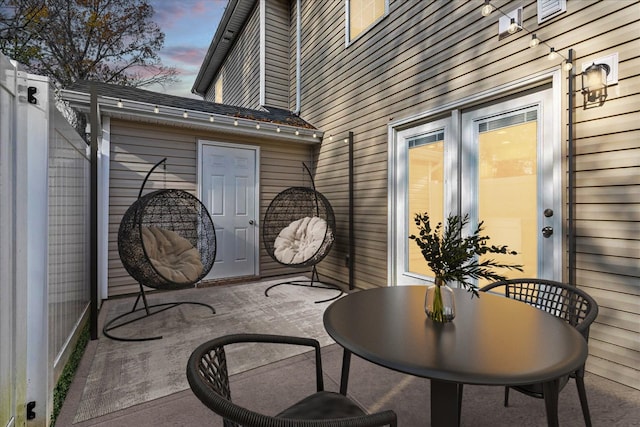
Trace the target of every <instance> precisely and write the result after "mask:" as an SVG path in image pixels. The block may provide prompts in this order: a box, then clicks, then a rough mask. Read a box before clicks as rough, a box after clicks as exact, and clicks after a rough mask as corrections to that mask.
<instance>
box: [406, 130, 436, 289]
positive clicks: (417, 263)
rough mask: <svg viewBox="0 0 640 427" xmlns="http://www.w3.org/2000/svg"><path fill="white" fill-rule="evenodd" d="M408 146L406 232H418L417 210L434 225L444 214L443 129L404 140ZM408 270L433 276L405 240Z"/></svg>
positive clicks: (414, 249) (409, 243)
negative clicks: (424, 214)
mask: <svg viewBox="0 0 640 427" xmlns="http://www.w3.org/2000/svg"><path fill="white" fill-rule="evenodd" d="M407 143H408V145H409V147H408V150H407V152H408V154H407V156H408V161H407V164H408V171H407V172H408V180H407V181H408V190H407V191H408V209H407V214H408V218H407V226H408V227H407V229H408V233H407V235H408V236H410V235H412V234H417V233H418V229H417V227H416V224H415V221H414V218H415V215H416V213H424V212H427V213H428V214H429V218H430V223H431V226H432V227H435V226H436V224H438V222H442V220H443V215H444V196H443V193H444V130H438V131H435V132H430V133H428V134H424V135H420V136H418V137H414V138H411V139H409V140H407ZM407 245H408V250H407V254H408V255H409V256H408V264H409V265H408V268H407V271H409V272H412V273H417V274H420V275H424V276H433V273H432V272H431V270H430V269H429V266H428V265H427V263H426V262H425V260H424V258H423V257H422V254H421V253H420V248H418V245H416V243H415V241H414V240H410V239H407Z"/></svg>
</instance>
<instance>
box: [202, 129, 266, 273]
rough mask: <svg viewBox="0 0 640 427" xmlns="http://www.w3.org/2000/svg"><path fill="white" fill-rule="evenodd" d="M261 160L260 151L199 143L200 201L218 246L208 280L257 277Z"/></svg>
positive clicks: (252, 148) (212, 143) (251, 148)
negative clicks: (259, 167)
mask: <svg viewBox="0 0 640 427" xmlns="http://www.w3.org/2000/svg"><path fill="white" fill-rule="evenodd" d="M258 156H259V148H258V147H253V146H244V145H232V144H222V143H214V142H209V141H201V143H200V174H199V175H200V176H199V179H200V185H199V188H200V199H201V200H202V203H203V204H204V205H205V206H206V207H207V209H208V210H209V214H210V215H211V219H212V220H213V224H214V226H215V230H216V246H217V247H216V260H215V263H214V264H213V268H212V269H211V271H210V272H209V274H208V275H207V277H205V280H206V279H222V278H231V277H240V276H255V275H257V274H258V254H259V248H258V206H259V205H258V194H259V191H258V179H259V176H260V175H259V172H258V162H257V159H258Z"/></svg>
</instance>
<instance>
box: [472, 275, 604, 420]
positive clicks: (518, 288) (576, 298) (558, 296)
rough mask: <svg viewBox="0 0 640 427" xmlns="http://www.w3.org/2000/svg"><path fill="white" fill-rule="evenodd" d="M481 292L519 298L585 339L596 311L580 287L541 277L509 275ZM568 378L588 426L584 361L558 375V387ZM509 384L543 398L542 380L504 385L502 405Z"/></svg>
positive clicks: (596, 305)
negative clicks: (527, 277) (517, 277)
mask: <svg viewBox="0 0 640 427" xmlns="http://www.w3.org/2000/svg"><path fill="white" fill-rule="evenodd" d="M480 291H481V292H489V291H490V292H493V293H499V294H503V295H504V296H506V297H507V298H511V299H515V300H518V301H522V302H524V303H527V304H529V305H531V306H534V307H537V308H539V309H541V310H544V311H546V312H547V313H550V314H552V315H554V316H556V317H559V318H561V319H563V320H564V321H566V322H567V323H569V324H570V325H571V326H573V327H574V328H576V330H577V331H578V332H580V333H581V334H582V336H583V337H584V339H585V340H586V341H588V340H589V327H590V326H591V323H593V321H594V320H595V318H596V316H597V315H598V304H597V303H596V301H595V300H594V299H593V298H592V297H591V296H590V295H589V294H587V293H586V292H585V291H583V290H582V289H578V288H576V287H575V286H570V285H567V284H565V283H560V282H556V281H552V280H544V279H510V280H503V281H499V282H495V283H492V284H490V285H487V286H485V287H483V288H481V289H480ZM569 378H573V379H575V381H576V385H577V387H578V395H579V397H580V405H581V406H582V415H583V416H584V422H585V425H586V426H587V427H591V415H590V414H589V405H588V403H587V393H586V390H585V386H584V365H582V366H580V368H578V369H577V370H576V371H575V372H572V373H571V374H570V375H566V376H564V377H562V378H560V390H562V388H564V386H565V385H566V384H567V382H568V380H569ZM509 388H513V389H515V390H517V391H519V392H521V393H524V394H526V395H528V396H532V397H536V398H544V395H543V394H542V384H531V385H524V386H517V387H505V391H504V406H508V405H509Z"/></svg>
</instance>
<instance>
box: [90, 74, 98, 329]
mask: <svg viewBox="0 0 640 427" xmlns="http://www.w3.org/2000/svg"><path fill="white" fill-rule="evenodd" d="M90 116H91V118H90V123H91V158H90V168H91V171H90V176H91V178H90V180H91V184H90V190H89V193H90V196H89V197H90V208H89V227H90V230H89V236H90V237H89V241H90V249H89V253H90V255H89V262H90V267H89V276H90V277H89V282H90V287H91V290H90V298H91V301H90V314H89V330H90V335H91V339H92V340H96V339H98V93H97V91H96V88H95V85H91V114H90Z"/></svg>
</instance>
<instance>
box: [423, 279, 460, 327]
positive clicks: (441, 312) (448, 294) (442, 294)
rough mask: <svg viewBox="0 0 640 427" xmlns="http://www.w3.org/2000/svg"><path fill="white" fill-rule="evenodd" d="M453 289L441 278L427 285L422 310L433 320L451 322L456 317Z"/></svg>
mask: <svg viewBox="0 0 640 427" xmlns="http://www.w3.org/2000/svg"><path fill="white" fill-rule="evenodd" d="M454 297H455V295H454V294H453V290H452V289H451V288H450V287H449V286H447V285H446V284H445V283H444V282H443V281H442V280H440V279H436V283H435V284H434V285H429V286H427V292H426V294H425V296H424V311H425V313H426V314H427V317H428V318H429V319H431V320H433V321H434V322H442V323H445V322H451V321H452V320H453V318H454V317H456V301H455V298H454Z"/></svg>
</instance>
